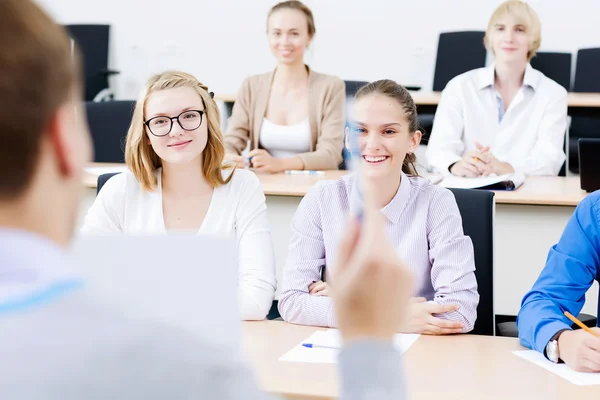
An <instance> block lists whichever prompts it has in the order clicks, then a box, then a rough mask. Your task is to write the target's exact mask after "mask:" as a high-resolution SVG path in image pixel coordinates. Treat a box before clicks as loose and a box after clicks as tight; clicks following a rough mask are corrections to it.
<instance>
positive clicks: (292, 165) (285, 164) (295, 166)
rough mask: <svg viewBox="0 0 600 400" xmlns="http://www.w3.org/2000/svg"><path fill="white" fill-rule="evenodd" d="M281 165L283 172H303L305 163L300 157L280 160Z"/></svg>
mask: <svg viewBox="0 0 600 400" xmlns="http://www.w3.org/2000/svg"><path fill="white" fill-rule="evenodd" d="M279 163H280V165H281V170H282V171H290V170H303V169H304V162H303V161H302V159H301V158H300V157H298V156H294V157H285V158H280V159H279Z"/></svg>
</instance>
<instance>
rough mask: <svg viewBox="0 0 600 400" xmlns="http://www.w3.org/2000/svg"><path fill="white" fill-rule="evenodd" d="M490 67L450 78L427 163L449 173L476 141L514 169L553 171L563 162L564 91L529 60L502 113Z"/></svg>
mask: <svg viewBox="0 0 600 400" xmlns="http://www.w3.org/2000/svg"><path fill="white" fill-rule="evenodd" d="M494 71H495V69H494V66H493V65H492V66H490V67H487V68H479V69H475V70H473V71H469V72H466V73H464V74H462V75H459V76H457V77H456V78H454V79H452V80H451V81H450V82H449V83H448V85H447V86H446V88H445V89H444V91H443V92H442V97H441V99H440V104H439V106H438V108H437V111H436V113H435V120H434V124H433V129H432V132H431V138H430V139H429V143H428V145H427V152H426V157H427V161H428V163H429V165H430V166H431V167H433V169H436V170H438V171H439V172H442V173H449V172H448V167H449V166H450V165H451V164H453V163H455V162H457V161H459V160H460V159H461V158H462V157H463V156H464V155H465V154H467V153H469V152H473V151H475V150H476V148H475V141H478V142H479V143H481V144H482V145H484V146H490V147H491V149H490V151H491V152H492V154H493V155H494V156H495V157H496V158H497V159H498V160H500V161H504V162H508V163H509V164H511V165H512V167H513V168H514V169H515V171H516V172H522V173H524V174H525V175H557V174H558V172H559V171H560V168H561V166H562V164H563V162H564V161H565V153H564V151H563V144H564V140H565V133H566V128H567V91H566V90H565V89H564V88H563V87H562V86H560V85H559V84H558V83H556V82H554V81H553V80H552V79H550V78H547V77H546V76H545V75H544V74H542V73H541V72H539V71H537V70H535V69H533V68H532V67H531V65H527V68H526V69H525V76H524V78H523V86H522V87H521V88H520V89H519V91H518V92H517V94H516V95H515V97H514V99H513V100H512V102H511V103H510V105H509V107H508V109H507V110H506V113H504V112H503V111H504V105H503V104H502V98H499V95H498V94H497V92H496V90H495V88H494V80H495V72H494Z"/></svg>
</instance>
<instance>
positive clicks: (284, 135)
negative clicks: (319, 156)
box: [259, 117, 311, 157]
mask: <svg viewBox="0 0 600 400" xmlns="http://www.w3.org/2000/svg"><path fill="white" fill-rule="evenodd" d="M310 142H311V136H310V123H309V121H308V117H306V118H305V119H304V121H302V122H300V123H298V124H295V125H276V124H274V123H272V122H271V121H269V120H268V119H266V118H263V123H262V126H261V128H260V139H259V143H260V147H261V148H263V149H265V150H267V151H268V152H269V154H271V155H272V156H273V157H293V156H295V155H296V154H299V153H306V152H308V151H310Z"/></svg>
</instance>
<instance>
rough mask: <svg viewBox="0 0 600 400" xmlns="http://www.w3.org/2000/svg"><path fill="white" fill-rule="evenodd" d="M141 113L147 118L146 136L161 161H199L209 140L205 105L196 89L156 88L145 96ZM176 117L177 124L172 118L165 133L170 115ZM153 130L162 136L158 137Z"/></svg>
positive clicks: (173, 162) (181, 162)
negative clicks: (146, 98)
mask: <svg viewBox="0 0 600 400" xmlns="http://www.w3.org/2000/svg"><path fill="white" fill-rule="evenodd" d="M197 111H200V113H198V112H197ZM144 115H145V121H146V122H148V121H149V127H148V126H147V127H146V135H147V137H148V140H149V141H150V145H151V146H152V148H153V149H154V151H155V152H156V154H157V155H158V156H159V157H160V158H161V160H162V162H163V163H171V164H185V163H189V162H199V163H200V162H201V161H202V152H203V151H204V148H205V147H206V143H207V141H208V128H207V127H208V123H207V118H206V114H205V108H204V104H203V102H202V99H201V98H200V95H199V94H198V93H197V92H196V90H194V89H193V88H191V87H180V88H176V89H165V90H158V91H155V92H153V93H151V94H150V96H149V97H148V100H147V102H146V107H145V109H144ZM175 117H179V123H178V121H177V120H176V119H173V120H172V127H171V130H170V132H169V133H168V134H166V132H167V131H168V127H169V125H170V124H171V122H170V118H175ZM182 125H183V126H182ZM184 128H185V129H184ZM152 132H154V133H155V134H159V135H162V134H165V135H164V136H160V137H159V136H156V135H155V134H153V133H152Z"/></svg>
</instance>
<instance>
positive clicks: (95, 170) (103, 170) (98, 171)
mask: <svg viewBox="0 0 600 400" xmlns="http://www.w3.org/2000/svg"><path fill="white" fill-rule="evenodd" d="M125 171H127V167H126V166H124V165H123V166H118V167H88V168H86V169H85V172H87V173H88V174H90V175H96V176H100V175H102V174H112V173H115V172H117V173H118V172H125Z"/></svg>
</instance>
